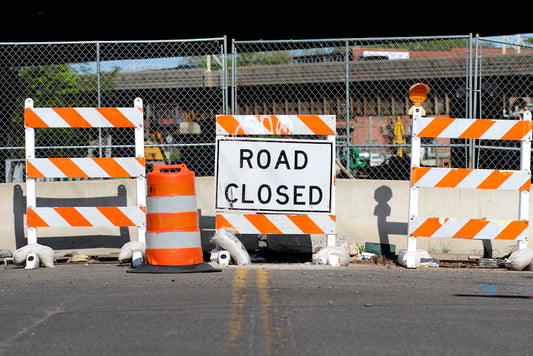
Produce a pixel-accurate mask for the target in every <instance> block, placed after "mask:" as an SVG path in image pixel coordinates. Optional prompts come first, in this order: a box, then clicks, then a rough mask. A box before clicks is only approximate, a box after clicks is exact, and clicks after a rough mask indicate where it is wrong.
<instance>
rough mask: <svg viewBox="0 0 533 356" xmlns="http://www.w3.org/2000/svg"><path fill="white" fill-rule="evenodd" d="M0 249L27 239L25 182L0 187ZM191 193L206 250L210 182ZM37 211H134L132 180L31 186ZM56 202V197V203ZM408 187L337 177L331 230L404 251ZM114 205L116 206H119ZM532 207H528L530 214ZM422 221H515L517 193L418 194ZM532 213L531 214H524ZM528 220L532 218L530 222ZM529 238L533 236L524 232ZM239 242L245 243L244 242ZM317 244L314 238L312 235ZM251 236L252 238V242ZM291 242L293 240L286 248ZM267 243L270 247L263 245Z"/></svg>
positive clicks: (59, 246) (78, 234)
mask: <svg viewBox="0 0 533 356" xmlns="http://www.w3.org/2000/svg"><path fill="white" fill-rule="evenodd" d="M0 193H1V195H0V199H1V202H2V205H1V206H2V208H3V209H2V214H1V215H0V222H1V225H0V248H4V249H9V250H11V251H13V250H15V249H16V248H17V247H20V246H23V245H24V244H25V243H26V241H25V239H26V237H25V236H26V229H25V208H26V200H25V198H26V185H25V184H24V183H9V184H0ZM196 194H197V199H198V209H200V225H201V231H202V246H204V250H209V249H210V248H212V246H210V244H209V239H210V238H211V237H212V236H213V234H214V231H215V211H214V208H213V205H214V178H213V177H198V178H196ZM37 196H38V205H39V202H40V201H41V199H48V200H47V201H44V202H43V205H44V206H62V205H63V206H80V205H89V206H97V205H104V206H105V205H124V204H123V203H127V204H128V205H130V206H131V205H135V182H134V181H133V180H129V179H122V180H106V181H89V182H83V183H80V182H47V183H37ZM56 198H61V199H56ZM408 200H409V182H407V181H378V180H348V179H338V180H337V185H336V215H337V232H338V233H339V234H342V235H344V236H345V237H347V238H348V239H350V240H351V241H353V242H354V243H357V244H359V245H364V244H365V242H376V243H385V244H393V245H395V246H396V251H399V250H400V249H402V248H406V245H407V237H406V234H407V214H408ZM117 202H119V204H117ZM532 210H533V209H532V208H531V201H530V212H531V211H532ZM419 215H421V216H441V217H465V218H489V219H516V217H517V216H518V193H517V192H514V191H513V192H505V191H491V190H462V189H455V190H450V189H429V188H428V189H425V188H424V189H421V192H420V208H419ZM530 215H531V214H530ZM530 219H531V218H530ZM529 234H530V238H531V236H532V231H531V229H530V232H529ZM38 237H42V238H43V239H42V240H40V242H42V243H43V244H48V242H50V243H51V244H53V245H54V246H53V247H54V249H56V250H65V251H72V250H76V251H79V250H85V249H91V250H96V252H94V253H104V254H105V253H108V252H116V251H118V250H119V249H120V246H122V245H123V244H124V243H125V242H127V241H129V240H135V239H136V238H137V237H136V229H135V228H68V229H67V228H39V229H38ZM243 238H244V237H243ZM315 238H320V237H315ZM256 240H257V238H256V237H253V238H252V239H251V240H250V241H249V242H250V243H251V244H253V243H254V241H256ZM273 241H276V242H277V243H278V244H281V245H284V244H287V246H289V245H291V244H292V245H296V247H298V246H300V247H302V248H305V246H308V245H309V244H308V243H306V242H302V240H301V239H300V238H299V237H292V236H291V237H283V236H276V237H273ZM289 241H291V242H290V243H289ZM269 243H270V242H269ZM515 246H516V242H514V241H492V240H489V241H482V240H476V241H470V240H462V239H453V240H452V239H436V238H433V239H430V238H419V239H418V240H417V247H419V248H424V249H427V250H428V251H434V252H438V253H445V252H453V253H468V254H478V255H480V254H482V253H483V250H484V249H492V250H493V251H494V253H495V254H496V255H504V254H506V253H509V252H510V251H512V250H513V249H514V248H515Z"/></svg>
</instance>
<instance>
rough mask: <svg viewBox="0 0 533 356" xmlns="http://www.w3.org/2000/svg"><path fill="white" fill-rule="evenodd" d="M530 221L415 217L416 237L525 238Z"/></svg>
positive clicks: (414, 229) (414, 234)
mask: <svg viewBox="0 0 533 356" xmlns="http://www.w3.org/2000/svg"><path fill="white" fill-rule="evenodd" d="M528 226H529V221H526V220H488V219H455V218H438V217H420V216H416V217H413V232H412V234H411V236H414V237H443V238H459V239H494V240H524V239H526V238H527V233H526V232H527V228H528Z"/></svg>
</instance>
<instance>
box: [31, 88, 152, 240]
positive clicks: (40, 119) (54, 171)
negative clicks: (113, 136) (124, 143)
mask: <svg viewBox="0 0 533 356" xmlns="http://www.w3.org/2000/svg"><path fill="white" fill-rule="evenodd" d="M24 124H25V127H26V129H25V139H26V187H27V203H26V205H27V228H28V243H32V242H33V243H35V242H37V228H38V227H39V228H40V227H61V226H64V227H102V226H116V227H123V226H131V227H137V238H138V240H139V241H142V242H143V243H144V238H145V229H146V180H145V160H144V122H143V103H142V100H141V99H139V98H137V99H135V101H134V106H133V107H126V108H107V107H105V108H34V107H33V100H32V99H26V101H25V110H24ZM58 127H62V128H75V127H87V128H104V127H108V128H114V127H129V128H132V129H134V131H135V157H117V158H112V157H105V158H91V157H83V158H36V157H35V129H47V128H58ZM40 178H135V179H136V182H137V183H136V188H137V189H136V190H137V192H136V197H137V199H136V200H137V201H136V203H137V204H136V206H134V207H133V206H129V207H128V206H124V207H112V206H104V207H37V206H36V201H37V198H36V184H35V182H36V179H40ZM80 184H83V182H80Z"/></svg>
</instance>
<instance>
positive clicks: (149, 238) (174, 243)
mask: <svg viewBox="0 0 533 356" xmlns="http://www.w3.org/2000/svg"><path fill="white" fill-rule="evenodd" d="M200 246H202V241H201V238H200V231H183V232H160V233H155V232H147V233H146V248H147V249H148V248H189V247H200Z"/></svg>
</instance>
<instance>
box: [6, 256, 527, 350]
mask: <svg viewBox="0 0 533 356" xmlns="http://www.w3.org/2000/svg"><path fill="white" fill-rule="evenodd" d="M128 271H131V268H130V266H125V265H120V264H118V263H115V262H110V263H102V262H99V263H91V264H84V263H80V264H73V263H70V264H66V263H62V264H57V265H56V267H55V268H44V267H41V268H38V269H35V270H25V269H23V268H20V267H15V266H13V265H8V266H7V268H5V269H4V268H1V269H0V321H1V322H0V354H1V355H219V354H220V355H246V356H250V355H357V354H369V355H399V354H401V355H481V354H483V355H526V354H532V353H533V338H532V337H531V331H532V329H533V319H532V317H533V305H532V303H533V299H532V298H533V285H532V282H533V272H526V271H509V270H505V269H481V268H443V267H440V268H420V269H406V268H403V267H398V266H389V268H387V267H386V266H381V265H350V266H348V267H331V266H316V265H310V264H252V265H248V266H231V265H230V266H229V267H227V268H224V269H222V270H221V271H216V272H207V273H172V274H161V273H130V272H128Z"/></svg>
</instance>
